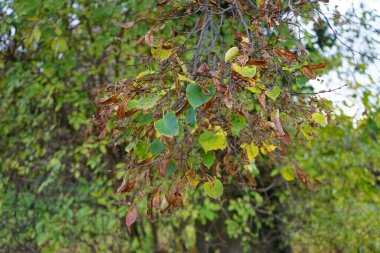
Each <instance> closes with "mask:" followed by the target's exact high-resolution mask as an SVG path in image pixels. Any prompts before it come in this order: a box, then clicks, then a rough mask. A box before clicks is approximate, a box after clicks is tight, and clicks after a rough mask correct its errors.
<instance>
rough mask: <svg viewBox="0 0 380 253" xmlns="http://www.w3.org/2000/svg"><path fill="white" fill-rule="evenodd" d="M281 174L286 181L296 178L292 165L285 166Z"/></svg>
mask: <svg viewBox="0 0 380 253" xmlns="http://www.w3.org/2000/svg"><path fill="white" fill-rule="evenodd" d="M281 175H282V177H283V178H284V179H285V180H286V181H293V180H294V179H295V178H294V172H293V170H292V168H290V167H286V168H284V169H283V170H282V171H281Z"/></svg>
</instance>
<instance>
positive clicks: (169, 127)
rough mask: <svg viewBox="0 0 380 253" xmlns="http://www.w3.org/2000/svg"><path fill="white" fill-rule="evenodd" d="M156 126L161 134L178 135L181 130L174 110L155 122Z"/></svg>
mask: <svg viewBox="0 0 380 253" xmlns="http://www.w3.org/2000/svg"><path fill="white" fill-rule="evenodd" d="M154 127H155V128H156V130H157V132H158V133H159V134H161V135H165V136H169V137H171V136H175V135H177V134H178V131H179V124H178V119H177V117H176V116H175V114H174V113H173V112H169V113H168V114H166V115H165V116H164V117H163V118H162V119H160V120H157V121H156V122H154Z"/></svg>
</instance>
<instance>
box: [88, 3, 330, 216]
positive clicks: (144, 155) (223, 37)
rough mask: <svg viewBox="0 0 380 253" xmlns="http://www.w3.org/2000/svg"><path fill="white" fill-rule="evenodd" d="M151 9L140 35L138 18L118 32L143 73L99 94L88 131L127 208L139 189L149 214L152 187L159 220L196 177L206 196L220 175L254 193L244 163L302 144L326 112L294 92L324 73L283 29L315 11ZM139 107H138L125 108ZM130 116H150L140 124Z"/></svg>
mask: <svg viewBox="0 0 380 253" xmlns="http://www.w3.org/2000/svg"><path fill="white" fill-rule="evenodd" d="M158 5H159V6H158V8H157V10H156V12H152V13H151V15H150V16H149V19H152V20H154V22H153V23H152V25H151V26H150V27H149V30H146V31H144V33H141V28H140V27H141V25H140V22H141V20H142V19H141V18H140V17H131V18H130V19H131V21H129V23H128V25H125V26H124V27H125V28H126V29H127V30H128V31H129V33H130V36H131V41H135V42H133V43H136V44H134V50H135V51H136V52H137V54H138V55H140V58H139V59H136V60H135V61H134V63H135V64H136V63H138V64H139V66H144V67H145V68H144V69H143V70H142V72H140V73H136V75H134V76H133V77H132V78H125V79H121V80H119V81H117V82H115V83H114V84H112V85H106V86H105V87H104V88H102V89H101V90H100V92H99V93H100V97H101V99H100V102H99V108H98V111H97V116H96V119H95V125H96V127H97V128H98V129H99V133H100V136H101V137H103V136H104V135H105V134H107V135H108V136H111V137H112V139H113V140H114V143H117V144H118V148H119V150H120V152H122V153H123V155H125V162H126V168H125V171H124V172H123V171H121V172H122V173H123V174H124V177H123V178H124V179H123V184H122V185H127V184H128V186H130V187H124V188H123V190H122V191H119V192H123V193H125V192H128V193H130V194H129V195H128V196H129V197H130V202H136V201H137V202H138V201H141V199H142V197H141V196H138V195H136V193H140V194H142V195H143V197H146V198H147V199H148V202H147V203H148V204H147V205H148V206H147V208H148V209H149V208H150V207H149V206H151V205H152V202H153V201H154V198H156V197H155V196H156V194H157V193H158V192H159V194H160V196H159V197H157V198H158V199H159V200H160V201H162V203H161V205H163V206H164V207H165V208H164V209H162V208H156V209H157V211H159V213H165V212H170V211H172V210H175V209H177V208H178V207H180V206H182V202H183V200H182V198H183V192H184V191H185V189H187V188H188V187H189V186H196V185H198V182H203V184H204V187H203V188H204V190H205V193H206V194H208V195H209V196H211V197H214V198H220V197H221V195H222V192H221V191H222V189H223V187H222V185H221V184H222V181H223V182H227V181H228V180H229V179H228V177H229V176H231V175H236V174H238V175H239V177H240V178H241V179H242V181H247V182H249V184H248V187H250V186H251V187H255V186H256V182H255V179H254V175H253V174H252V169H250V168H251V167H255V163H256V162H259V160H260V159H266V158H264V157H265V156H269V157H271V159H276V158H275V157H276V156H279V155H281V153H282V152H285V150H286V148H287V146H288V144H289V143H290V142H291V141H294V140H295V139H297V138H306V139H308V140H310V139H312V138H313V136H314V135H315V134H316V130H315V129H317V128H318V127H319V126H322V127H325V126H326V124H327V122H326V118H325V116H324V115H328V118H329V117H330V116H329V115H330V112H331V105H330V103H329V102H328V101H326V100H324V99H320V98H318V97H316V96H313V94H311V95H309V94H303V93H302V90H303V89H304V88H305V87H298V86H296V85H294V83H296V80H298V79H304V80H305V81H304V83H303V85H304V86H305V84H306V82H307V80H308V79H316V77H317V73H318V74H322V73H323V72H324V69H325V67H326V66H327V64H326V63H325V62H324V61H326V60H327V59H325V58H324V57H323V56H320V55H319V51H318V50H314V52H310V53H309V52H308V51H307V50H306V49H305V46H304V43H310V41H309V40H308V39H306V40H304V41H303V40H299V39H297V38H298V37H300V36H301V35H305V34H307V31H306V30H301V29H298V31H293V32H291V29H292V28H293V27H297V22H306V20H307V21H309V20H310V16H314V15H315V16H317V15H318V13H319V11H320V6H319V4H318V3H317V2H306V1H301V2H299V3H296V4H293V5H292V4H290V3H289V2H287V1H260V2H257V3H253V2H251V1H247V2H244V3H243V2H239V1H226V2H224V3H217V2H214V1H212V2H211V3H210V4H207V3H202V2H199V1H197V2H196V1H188V2H180V1H179V2H177V1H164V2H162V3H161V4H158ZM233 17H238V18H233ZM133 18H136V20H133ZM145 18H148V17H145ZM145 18H144V19H145ZM291 19H293V20H295V22H294V23H293V22H287V20H291ZM247 20H249V21H247ZM301 20H303V21H301ZM221 31H223V34H222V33H221ZM219 41H220V42H219ZM194 47H195V48H194ZM300 48H301V49H300ZM301 96H302V97H301ZM142 100H144V101H146V103H144V104H145V105H149V106H140V107H138V106H134V105H133V104H134V103H138V102H137V101H142ZM141 114H144V115H149V117H150V118H153V119H154V121H152V122H148V123H146V124H142V123H141V119H140V118H139V117H138V115H141ZM284 122H286V127H283V126H282V124H283V123H284ZM315 123H317V124H315ZM137 125H139V126H141V127H136V126H137ZM153 126H154V128H153ZM298 133H301V134H298ZM157 141H159V142H160V143H161V144H162V147H165V148H163V150H162V151H161V152H156V153H155V154H153V153H151V152H150V149H149V148H148V147H149V146H151V145H153V143H154V142H157ZM144 150H145V151H144ZM258 151H260V153H261V154H260V155H259V154H258ZM247 168H248V169H247ZM215 178H219V179H215ZM126 182H129V183H126ZM243 183H244V182H243ZM214 189H217V190H215V191H214ZM166 202H167V203H166ZM149 215H151V213H149Z"/></svg>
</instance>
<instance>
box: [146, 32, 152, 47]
mask: <svg viewBox="0 0 380 253" xmlns="http://www.w3.org/2000/svg"><path fill="white" fill-rule="evenodd" d="M144 39H145V43H146V44H148V45H149V46H150V47H153V46H154V38H153V34H152V31H149V32H148V33H147V34H145V37H144Z"/></svg>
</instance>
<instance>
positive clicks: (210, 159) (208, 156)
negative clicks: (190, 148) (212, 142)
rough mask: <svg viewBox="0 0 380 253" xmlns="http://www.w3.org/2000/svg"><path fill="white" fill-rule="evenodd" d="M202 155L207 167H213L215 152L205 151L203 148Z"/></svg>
mask: <svg viewBox="0 0 380 253" xmlns="http://www.w3.org/2000/svg"><path fill="white" fill-rule="evenodd" d="M200 155H201V157H202V163H203V164H204V165H205V166H206V167H207V168H211V166H212V165H213V164H214V161H215V154H214V153H213V152H207V153H206V152H204V151H203V150H201V152H200Z"/></svg>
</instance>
